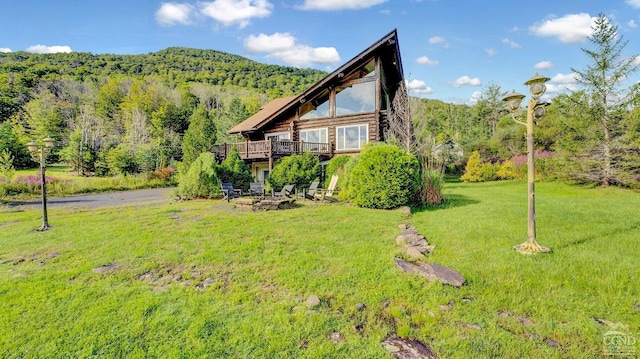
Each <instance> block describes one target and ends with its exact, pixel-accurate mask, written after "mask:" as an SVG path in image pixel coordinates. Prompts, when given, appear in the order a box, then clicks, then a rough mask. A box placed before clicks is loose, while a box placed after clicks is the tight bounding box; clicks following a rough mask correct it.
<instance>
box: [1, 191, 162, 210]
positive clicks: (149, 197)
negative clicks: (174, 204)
mask: <svg viewBox="0 0 640 359" xmlns="http://www.w3.org/2000/svg"><path fill="white" fill-rule="evenodd" d="M173 190H174V188H152V189H139V190H133V191H120V192H109V193H99V194H84V195H78V196H70V197H58V198H48V199H47V207H48V208H52V207H87V208H98V207H108V206H119V205H123V204H132V203H141V204H142V203H144V204H167V203H169V202H171V201H172V200H173V196H172V195H171V193H172V192H173ZM41 204H42V201H41V200H37V201H18V202H12V203H9V204H8V205H9V206H10V207H16V206H17V207H36V206H41Z"/></svg>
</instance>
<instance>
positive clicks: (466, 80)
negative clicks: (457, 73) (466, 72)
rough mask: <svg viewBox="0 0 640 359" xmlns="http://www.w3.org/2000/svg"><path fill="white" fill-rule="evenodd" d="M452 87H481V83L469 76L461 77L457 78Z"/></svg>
mask: <svg viewBox="0 0 640 359" xmlns="http://www.w3.org/2000/svg"><path fill="white" fill-rule="evenodd" d="M451 86H453V87H462V86H482V81H480V79H479V78H477V77H474V78H471V77H469V76H461V77H458V79H457V80H455V81H454V82H452V83H451Z"/></svg>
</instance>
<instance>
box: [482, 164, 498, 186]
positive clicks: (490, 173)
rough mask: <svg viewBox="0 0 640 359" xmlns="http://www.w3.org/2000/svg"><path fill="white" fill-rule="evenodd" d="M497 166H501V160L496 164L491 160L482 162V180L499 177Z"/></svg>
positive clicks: (491, 179)
mask: <svg viewBox="0 0 640 359" xmlns="http://www.w3.org/2000/svg"><path fill="white" fill-rule="evenodd" d="M496 166H500V162H496V164H495V165H494V164H493V163H491V162H485V163H483V164H482V174H481V175H480V177H481V178H482V182H488V181H495V180H496V179H498V176H497V175H496V172H497V171H496Z"/></svg>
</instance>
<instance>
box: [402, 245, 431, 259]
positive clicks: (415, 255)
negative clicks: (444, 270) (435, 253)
mask: <svg viewBox="0 0 640 359" xmlns="http://www.w3.org/2000/svg"><path fill="white" fill-rule="evenodd" d="M406 252H407V257H409V260H418V259H425V258H427V257H425V256H424V254H422V252H420V250H418V249H417V248H416V247H407V251H406Z"/></svg>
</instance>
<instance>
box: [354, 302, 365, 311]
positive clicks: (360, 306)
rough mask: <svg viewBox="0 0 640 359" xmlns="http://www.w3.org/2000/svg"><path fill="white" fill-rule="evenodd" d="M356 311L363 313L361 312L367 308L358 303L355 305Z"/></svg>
mask: <svg viewBox="0 0 640 359" xmlns="http://www.w3.org/2000/svg"><path fill="white" fill-rule="evenodd" d="M356 309H357V310H358V311H359V312H361V311H363V310H365V309H367V306H366V305H365V304H364V303H358V304H356Z"/></svg>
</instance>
